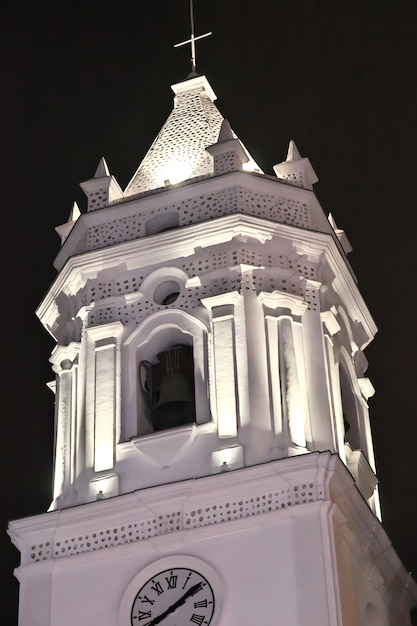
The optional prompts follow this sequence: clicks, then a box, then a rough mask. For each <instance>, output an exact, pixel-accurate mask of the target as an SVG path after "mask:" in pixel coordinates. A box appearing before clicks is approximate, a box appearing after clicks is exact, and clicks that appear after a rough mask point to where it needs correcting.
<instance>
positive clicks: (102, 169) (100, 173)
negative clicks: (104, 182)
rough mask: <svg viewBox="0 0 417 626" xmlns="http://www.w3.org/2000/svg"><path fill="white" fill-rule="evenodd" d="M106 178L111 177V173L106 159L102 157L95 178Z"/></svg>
mask: <svg viewBox="0 0 417 626" xmlns="http://www.w3.org/2000/svg"><path fill="white" fill-rule="evenodd" d="M104 176H110V172H109V168H108V165H107V163H106V159H105V158H104V157H101V159H100V161H99V163H98V165H97V169H96V173H95V174H94V178H103V177H104Z"/></svg>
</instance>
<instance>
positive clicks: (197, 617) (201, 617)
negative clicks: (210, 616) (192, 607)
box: [190, 613, 204, 626]
mask: <svg viewBox="0 0 417 626" xmlns="http://www.w3.org/2000/svg"><path fill="white" fill-rule="evenodd" d="M203 620H204V615H196V614H195V613H193V616H192V618H191V619H190V622H194V624H198V626H201V624H202V623H203Z"/></svg>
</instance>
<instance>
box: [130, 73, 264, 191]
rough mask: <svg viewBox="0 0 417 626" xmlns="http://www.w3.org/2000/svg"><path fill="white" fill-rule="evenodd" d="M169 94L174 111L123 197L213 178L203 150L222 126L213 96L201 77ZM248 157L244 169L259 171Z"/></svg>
mask: <svg viewBox="0 0 417 626" xmlns="http://www.w3.org/2000/svg"><path fill="white" fill-rule="evenodd" d="M172 90H173V91H174V93H175V99H174V109H173V111H172V113H171V114H170V115H169V117H168V119H167V121H166V122H165V124H164V126H163V127H162V129H161V131H160V132H159V134H158V136H157V137H156V139H155V141H154V142H153V144H152V146H151V147H150V149H149V150H148V153H147V154H146V156H145V158H144V159H143V161H142V163H141V164H140V165H139V168H138V169H137V171H136V173H135V174H134V176H133V178H132V180H131V181H130V183H129V184H128V186H127V187H126V189H125V192H124V196H125V197H126V196H132V195H135V194H138V193H142V192H144V191H150V190H152V189H157V188H159V187H164V186H165V185H168V184H175V183H179V182H181V181H184V180H188V179H190V178H195V177H198V176H208V175H211V174H213V163H212V159H211V158H210V155H209V154H208V153H207V151H206V148H207V147H208V146H210V145H212V144H214V143H216V142H217V139H218V137H219V133H220V128H221V125H222V122H223V117H222V115H221V114H220V112H219V110H218V109H217V107H216V106H215V105H214V100H216V94H215V93H214V91H213V89H212V88H211V86H210V84H209V82H208V80H207V79H206V77H205V76H195V77H193V78H189V79H188V80H185V81H183V82H181V83H177V84H175V85H172ZM234 136H235V135H234ZM246 152H247V151H246ZM248 157H249V163H248V164H247V165H246V167H245V169H246V170H251V171H253V170H255V169H256V170H257V171H261V170H260V168H259V166H258V165H257V164H256V163H255V162H254V160H253V159H252V158H251V157H250V155H249V154H248Z"/></svg>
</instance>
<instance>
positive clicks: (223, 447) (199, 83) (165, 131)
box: [9, 72, 417, 626]
mask: <svg viewBox="0 0 417 626" xmlns="http://www.w3.org/2000/svg"><path fill="white" fill-rule="evenodd" d="M172 89H173V91H174V94H175V98H174V107H173V111H172V113H171V114H170V116H169V117H168V119H167V121H166V122H165V124H164V126H163V127H162V129H161V131H160V132H159V134H158V136H157V138H156V139H155V141H154V143H153V144H152V146H151V147H150V149H149V151H148V153H147V154H146V156H145V158H144V159H143V161H142V163H141V164H140V165H139V167H138V169H137V171H136V172H135V174H134V175H133V177H132V179H131V181H130V183H129V184H128V185H127V187H126V189H125V190H122V189H121V188H120V186H119V184H118V183H117V181H116V180H115V179H114V177H113V176H112V175H111V174H110V172H109V170H108V167H107V164H106V162H105V160H104V159H101V161H100V162H99V165H98V167H97V170H96V172H95V174H94V176H93V177H92V178H91V179H89V180H86V181H84V182H82V183H81V187H82V189H83V190H84V192H85V194H86V196H87V210H86V211H85V212H83V213H82V214H80V212H79V210H78V207H77V206H74V209H73V211H72V212H71V215H70V217H69V220H68V223H66V224H64V225H62V226H60V227H58V228H57V231H58V233H59V235H60V237H61V243H62V246H61V250H60V252H59V254H58V255H57V257H56V260H55V268H56V270H57V277H56V280H55V281H54V282H53V284H52V285H51V287H50V289H49V291H48V293H47V294H46V296H45V298H44V299H43V301H42V303H41V304H40V306H39V308H38V310H37V314H38V316H39V319H40V320H41V322H42V324H43V325H44V326H45V328H46V329H47V330H48V331H49V332H50V333H51V335H52V336H53V337H54V339H55V340H56V347H55V349H54V350H53V352H52V355H51V359H50V361H51V364H52V368H53V370H54V372H55V382H54V384H53V385H51V386H53V388H54V392H55V397H56V402H55V406H56V409H55V452H54V459H55V467H54V485H53V499H52V503H51V506H50V510H49V512H47V513H45V514H44V515H38V516H36V517H31V518H27V519H22V520H17V521H14V522H12V523H11V524H10V529H9V533H10V535H11V538H12V541H13V542H14V543H15V544H16V546H17V547H18V549H19V550H20V552H21V565H20V567H19V568H18V569H17V570H16V575H17V577H18V579H19V581H20V590H21V591H20V594H21V595H20V613H19V614H20V617H19V620H20V621H19V626H73V625H74V624H77V625H78V626H87V625H88V626H91V623H93V622H94V623H98V624H100V626H115V625H116V624H117V626H135V625H139V626H154V625H156V624H162V625H163V626H186V625H187V624H189V625H190V626H192V625H193V624H197V625H200V626H201V625H204V626H216V625H220V624H221V625H222V626H229V625H230V626H232V625H235V624H242V625H244V626H245V625H246V624H247V625H249V624H253V623H254V622H260V623H262V624H265V626H273V625H275V624H277V623H280V624H285V625H286V626H300V625H301V624H307V623H308V624H310V625H311V626H324V625H329V626H330V625H338V626H342V625H343V626H357V625H361V626H362V625H363V626H365V625H367V626H369V625H370V626H377V625H378V626H379V625H380V626H397V625H400V624H401V625H402V624H404V625H405V624H409V623H410V622H409V611H410V606H413V605H414V604H415V603H416V601H417V588H416V585H415V583H414V581H413V580H412V579H410V577H409V576H408V575H407V573H406V571H405V570H404V568H403V566H402V564H401V563H400V561H399V559H398V557H397V555H396V553H395V552H394V550H393V548H392V547H391V545H390V542H389V540H388V538H387V536H386V533H385V531H384V529H383V527H382V525H381V523H380V519H381V516H380V509H379V500H378V490H377V478H376V474H375V462H374V453H373V444H372V436H371V429H370V423H369V416H368V404H367V400H368V398H369V397H370V396H371V395H372V394H373V393H374V390H373V387H372V384H371V382H370V381H369V379H368V378H367V376H366V371H367V360H366V357H365V355H364V350H365V348H366V346H367V345H368V344H369V343H370V342H371V341H372V339H373V337H374V335H375V333H376V326H375V323H374V321H373V319H372V317H371V315H370V313H369V311H368V309H367V307H366V305H365V303H364V300H363V298H362V296H361V294H360V292H359V290H358V287H357V284H356V280H355V276H354V274H353V271H352V268H351V267H350V264H349V261H348V258H347V255H348V253H349V251H350V245H349V242H348V240H347V237H346V235H345V233H344V232H343V231H342V230H340V229H339V228H338V227H337V226H336V223H335V221H334V219H333V218H332V216H329V217H327V216H326V215H325V214H324V212H323V210H322V208H321V206H320V204H319V202H318V200H317V198H316V196H315V194H314V190H313V185H314V183H315V182H316V181H317V176H316V174H315V172H314V169H313V167H312V165H311V163H310V161H309V159H308V158H306V157H302V156H301V155H300V153H299V151H298V149H297V147H296V145H295V144H294V142H292V141H291V142H290V144H289V149H288V154H287V158H286V160H285V161H283V162H281V163H278V164H277V165H275V166H274V172H275V175H274V176H270V175H266V174H264V173H263V172H262V171H261V169H260V168H259V166H258V165H257V164H256V162H255V161H254V160H253V158H252V157H251V155H250V153H249V152H248V150H247V149H246V147H245V146H244V145H243V144H242V143H241V141H240V140H239V138H238V137H237V135H236V133H235V132H234V131H233V130H232V128H231V126H230V124H229V122H228V121H227V120H225V119H223V117H222V115H221V114H220V112H219V111H218V109H217V108H216V106H215V104H214V102H215V100H216V96H215V93H214V91H213V89H212V87H211V86H210V84H209V82H208V81H207V79H206V78H205V77H204V76H199V75H197V74H196V73H195V72H194V73H193V74H192V75H191V76H190V77H189V78H188V79H187V80H185V81H183V82H180V83H178V84H176V85H173V87H172Z"/></svg>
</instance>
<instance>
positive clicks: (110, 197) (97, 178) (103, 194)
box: [80, 157, 123, 211]
mask: <svg viewBox="0 0 417 626" xmlns="http://www.w3.org/2000/svg"><path fill="white" fill-rule="evenodd" d="M80 187H81V189H82V190H83V191H84V193H85V195H86V196H87V198H88V206H87V211H96V210H97V209H102V208H103V207H105V206H107V205H109V204H111V203H112V202H114V201H115V200H119V198H123V191H122V190H121V189H120V186H119V183H118V182H117V180H116V179H115V178H114V176H112V175H111V174H110V171H109V168H108V166H107V163H106V160H105V158H104V157H101V159H100V161H99V164H98V166H97V169H96V171H95V174H94V176H93V178H90V179H89V180H86V181H84V182H82V183H80Z"/></svg>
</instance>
